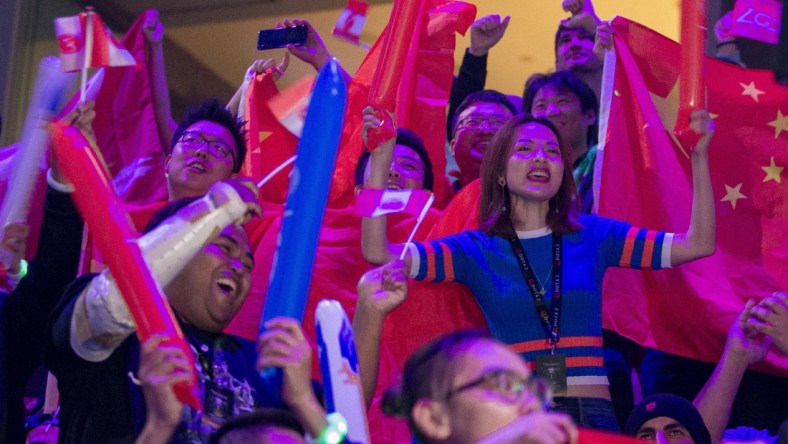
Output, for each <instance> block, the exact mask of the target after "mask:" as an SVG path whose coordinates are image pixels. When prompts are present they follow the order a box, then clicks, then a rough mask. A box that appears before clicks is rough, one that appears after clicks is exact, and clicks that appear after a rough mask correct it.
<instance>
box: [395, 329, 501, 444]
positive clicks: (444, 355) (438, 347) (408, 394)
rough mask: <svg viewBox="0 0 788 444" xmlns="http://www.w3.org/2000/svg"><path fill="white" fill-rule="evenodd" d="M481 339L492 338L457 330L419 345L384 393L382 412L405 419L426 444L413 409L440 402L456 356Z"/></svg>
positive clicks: (454, 371) (453, 372) (454, 369)
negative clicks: (421, 402) (426, 401)
mask: <svg viewBox="0 0 788 444" xmlns="http://www.w3.org/2000/svg"><path fill="white" fill-rule="evenodd" d="M480 340H491V339H490V337H489V336H488V335H487V334H486V333H485V332H484V331H482V330H457V331H455V332H453V333H449V334H447V335H444V336H441V337H440V338H438V339H435V340H433V341H432V342H430V343H428V344H426V345H423V346H421V347H420V348H419V349H418V350H416V352H414V353H413V354H412V355H411V356H410V357H409V358H408V360H407V361H406V362H405V369H404V370H403V372H402V378H401V380H400V383H399V384H397V385H394V386H392V387H389V388H388V389H387V390H386V392H385V393H384V394H383V399H382V402H381V408H382V409H383V412H384V413H386V414H387V415H397V416H401V417H405V418H407V420H408V424H409V425H410V429H411V431H412V432H413V434H414V435H415V436H416V437H417V438H418V439H419V442H427V441H428V440H427V439H426V438H425V436H424V435H423V434H422V433H421V431H420V430H419V429H418V427H416V424H415V422H414V421H413V414H412V412H413V407H414V406H415V405H416V403H417V402H418V401H419V400H422V399H433V400H443V399H444V398H445V397H446V395H447V394H448V393H449V391H450V390H451V384H452V381H453V380H454V376H455V375H456V374H457V372H458V370H459V365H458V362H459V360H458V359H457V357H458V356H460V355H461V354H462V353H463V351H465V350H467V349H468V348H469V347H470V346H471V345H473V344H475V343H476V342H477V341H480Z"/></svg>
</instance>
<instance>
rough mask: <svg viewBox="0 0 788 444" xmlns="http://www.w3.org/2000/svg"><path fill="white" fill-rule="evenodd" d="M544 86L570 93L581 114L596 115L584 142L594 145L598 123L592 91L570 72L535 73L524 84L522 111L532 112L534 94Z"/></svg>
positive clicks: (596, 107) (597, 110)
mask: <svg viewBox="0 0 788 444" xmlns="http://www.w3.org/2000/svg"><path fill="white" fill-rule="evenodd" d="M545 86H550V87H553V88H555V89H557V90H558V91H568V92H571V93H572V94H574V95H575V97H577V100H578V101H580V109H581V110H582V111H583V112H587V111H593V112H594V113H595V114H596V116H597V119H596V121H595V122H594V124H593V125H591V126H590V127H588V134H586V142H587V143H588V145H589V146H593V145H596V143H597V129H598V121H599V101H598V100H597V97H596V93H595V92H594V90H593V89H591V87H590V86H588V85H587V84H586V82H584V81H582V80H581V79H580V78H579V77H577V76H576V75H574V74H572V72H570V71H565V70H564V71H556V72H554V73H552V74H541V73H537V74H534V75H532V76H531V77H529V78H528V80H527V81H526V82H525V89H524V91H523V111H525V112H527V113H530V112H532V110H531V108H532V107H533V105H534V98H535V97H536V93H538V92H539V90H541V89H542V88H544V87H545Z"/></svg>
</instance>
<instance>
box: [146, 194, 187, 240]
mask: <svg viewBox="0 0 788 444" xmlns="http://www.w3.org/2000/svg"><path fill="white" fill-rule="evenodd" d="M197 199H200V197H184V198H182V199H178V200H176V201H174V202H170V203H169V204H167V205H166V206H164V207H162V208H160V209H159V210H157V211H156V212H155V213H153V215H152V216H151V217H150V219H149V220H148V224H147V225H145V230H144V231H143V233H147V232H149V231H153V229H154V228H156V227H158V226H159V225H161V223H162V222H164V221H165V220H167V219H169V218H170V217H171V216H172V215H173V214H175V213H177V212H178V211H180V210H181V208H183V207H185V206H187V205H189V204H190V203H192V202H194V201H195V200H197Z"/></svg>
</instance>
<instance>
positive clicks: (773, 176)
mask: <svg viewBox="0 0 788 444" xmlns="http://www.w3.org/2000/svg"><path fill="white" fill-rule="evenodd" d="M761 169H762V170H764V171H766V177H764V178H763V181H764V182H768V181H770V180H773V181H775V182H777V183H782V178H781V177H780V173H782V172H783V170H784V169H785V167H778V166H777V164H775V163H774V156H772V160H771V163H770V164H769V166H765V167H761Z"/></svg>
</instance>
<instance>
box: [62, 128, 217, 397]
mask: <svg viewBox="0 0 788 444" xmlns="http://www.w3.org/2000/svg"><path fill="white" fill-rule="evenodd" d="M51 130H52V142H53V145H54V150H55V156H56V157H57V162H58V165H59V166H60V168H62V169H63V172H64V173H65V174H66V177H68V179H69V181H71V183H72V184H73V185H74V201H75V203H76V206H77V208H78V209H79V213H80V214H81V215H82V219H83V220H84V221H85V223H86V224H87V226H88V228H89V229H90V230H91V232H92V233H93V235H94V236H95V239H96V241H97V242H98V246H99V248H100V249H101V251H107V252H110V251H111V252H112V254H105V255H104V261H105V262H106V264H107V266H108V267H109V269H110V271H112V272H113V273H112V275H113V277H114V279H115V281H116V282H117V285H118V289H119V290H120V292H121V294H122V295H123V299H124V301H125V302H126V305H127V306H128V308H129V311H130V312H131V316H132V317H133V318H134V323H135V324H136V325H137V336H138V337H139V339H140V342H145V341H146V340H147V339H148V338H149V337H151V336H152V335H154V334H161V335H164V336H166V337H168V338H169V339H168V341H167V343H166V344H167V345H169V346H175V347H178V348H180V349H181V350H183V354H184V355H185V356H187V358H188V359H189V361H190V365H189V368H191V369H194V357H193V355H192V353H191V351H190V350H189V346H188V345H187V343H186V341H185V339H184V337H183V333H182V332H181V329H180V327H179V326H178V324H177V323H176V322H175V318H174V316H173V314H172V311H171V310H170V306H169V304H168V303H167V302H166V301H165V300H164V297H163V296H162V291H161V289H160V288H159V285H158V284H157V283H156V281H155V280H154V279H153V277H152V275H151V272H150V270H149V269H148V266H147V265H146V263H145V261H144V260H143V257H142V251H141V250H140V247H139V246H138V245H137V243H136V242H135V241H136V239H137V237H138V236H139V234H138V233H137V232H136V231H135V230H134V229H133V228H132V225H131V220H130V219H129V217H128V214H127V213H126V211H125V210H124V209H123V207H122V204H121V203H120V201H119V200H118V199H117V197H116V196H115V193H114V192H113V191H112V188H111V185H110V182H109V180H108V176H107V174H106V173H105V170H104V165H103V164H102V162H101V161H100V160H99V159H98V158H97V157H96V156H95V154H94V153H93V148H92V147H91V145H90V143H89V142H88V141H87V139H85V137H84V136H83V135H82V133H81V132H80V131H79V130H78V129H77V128H74V127H71V126H65V125H62V124H60V123H53V124H52V125H51ZM175 395H176V396H177V397H178V400H180V401H181V402H183V403H185V404H188V405H189V406H191V407H192V408H194V409H196V410H202V402H201V401H200V396H199V390H198V387H197V378H196V375H195V374H194V370H192V378H191V382H190V383H179V384H177V385H176V386H175Z"/></svg>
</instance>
